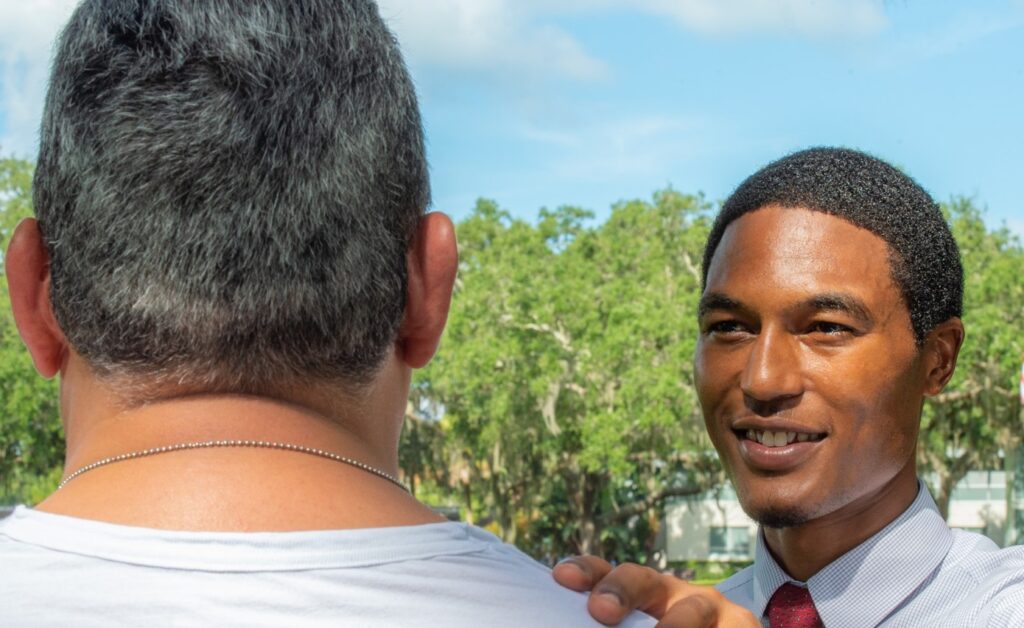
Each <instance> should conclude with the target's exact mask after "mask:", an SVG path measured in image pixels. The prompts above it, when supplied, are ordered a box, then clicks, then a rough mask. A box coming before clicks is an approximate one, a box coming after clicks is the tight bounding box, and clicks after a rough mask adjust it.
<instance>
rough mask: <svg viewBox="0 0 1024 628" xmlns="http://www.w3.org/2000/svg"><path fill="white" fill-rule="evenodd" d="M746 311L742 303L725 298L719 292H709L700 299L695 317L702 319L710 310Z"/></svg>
mask: <svg viewBox="0 0 1024 628" xmlns="http://www.w3.org/2000/svg"><path fill="white" fill-rule="evenodd" d="M746 309H747V307H746V306H745V305H743V303H741V302H740V301H737V300H736V299H733V298H732V297H729V296H726V295H725V294H723V293H721V292H709V293H707V294H705V295H704V296H702V297H701V298H700V304H699V305H698V306H697V317H698V318H703V317H704V316H705V315H707V313H708V312H710V311H712V310H725V311H727V312H737V311H740V310H746Z"/></svg>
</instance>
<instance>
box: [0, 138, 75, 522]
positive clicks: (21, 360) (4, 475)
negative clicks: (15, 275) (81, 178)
mask: <svg viewBox="0 0 1024 628" xmlns="http://www.w3.org/2000/svg"><path fill="white" fill-rule="evenodd" d="M31 182H32V165H31V164H30V163H28V162H26V161H22V160H20V159H12V158H7V159H0V238H2V241H3V250H4V251H6V250H7V244H8V242H9V241H10V238H11V234H12V232H13V230H14V227H15V226H16V225H17V224H18V222H19V221H20V220H21V219H22V218H25V217H27V216H31V215H32V194H31ZM0 292H2V294H3V297H2V299H3V306H2V307H0V436H2V437H0V503H5V502H6V503H10V502H26V503H30V504H31V503H36V502H38V501H39V500H41V499H42V498H43V497H45V496H46V495H47V494H48V493H49V492H50V491H52V490H53V488H54V487H56V485H57V481H58V480H59V478H60V469H61V464H62V463H63V459H64V442H63V434H62V430H61V423H60V418H59V416H58V407H57V387H56V385H55V383H54V382H53V381H46V380H44V379H42V378H41V377H39V375H38V374H37V373H36V371H35V368H34V367H33V366H32V360H31V359H30V358H29V355H28V352H27V351H25V347H24V345H22V343H21V338H20V337H19V336H18V331H17V329H16V328H15V326H14V318H13V317H12V316H11V308H10V303H9V302H8V300H7V278H6V276H0Z"/></svg>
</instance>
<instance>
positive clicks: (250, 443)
mask: <svg viewBox="0 0 1024 628" xmlns="http://www.w3.org/2000/svg"><path fill="white" fill-rule="evenodd" d="M211 447H263V448H266V449H283V450H285V451H297V452H299V453H303V454H310V455H312V456H320V457H321V458H327V459H328V460H334V461H335V462H342V463H344V464H347V465H350V466H353V467H355V468H357V469H360V470H362V471H366V472H367V473H372V474H374V475H376V476H377V477H380V478H384V479H385V480H387V481H388V482H391V483H392V484H394V485H396V486H398V487H400V488H401V489H402V490H403V491H405V492H407V493H408V492H409V489H408V487H406V486H405V484H402V482H401V480H399V479H398V478H396V477H395V476H393V475H391V474H390V473H387V472H385V471H381V470H380V469H377V468H376V467H371V466H370V465H368V464H365V463H363V462H359V461H358V460H353V459H352V458H346V457H345V456H339V455H338V454H335V453H331V452H329V451H324V450H323V449H316V448H315V447H305V446H303V445H293V444H291V443H275V442H272V441H265V440H203V441H197V442H193V443H178V444H177V445H164V446H163V447H151V448H150V449H142V450H139V451H132V452H129V453H126V454H118V455H116V456H110V457H109V458H104V459H102V460H97V461H96V462H92V463H90V464H87V465H85V466H84V467H82V468H81V469H78V470H77V471H75V472H74V473H72V474H71V475H69V476H68V477H66V478H64V479H63V480H62V481H61V483H60V484H59V485H58V486H57V490H58V491H59V490H60V489H62V488H64V485H65V484H67V483H68V482H70V481H71V480H73V479H75V478H77V477H78V476H80V475H82V474H83V473H86V472H87V471H92V470H93V469H98V468H100V467H104V466H106V465H108V464H114V463H115V462H122V461H124V460H133V459H135V458H145V457H147V456H156V455H159V454H166V453H168V452H171V451H181V450H183V449H209V448H211Z"/></svg>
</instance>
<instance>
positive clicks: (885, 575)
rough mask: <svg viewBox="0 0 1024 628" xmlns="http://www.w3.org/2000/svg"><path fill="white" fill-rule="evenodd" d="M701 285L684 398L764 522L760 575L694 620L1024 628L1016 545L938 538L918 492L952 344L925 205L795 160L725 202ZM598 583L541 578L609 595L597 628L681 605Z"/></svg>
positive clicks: (886, 170)
mask: <svg viewBox="0 0 1024 628" xmlns="http://www.w3.org/2000/svg"><path fill="white" fill-rule="evenodd" d="M703 284H704V286H703V287H704V292H703V295H702V297H701V301H700V311H699V313H698V316H699V321H700V339H699V341H698V345H697V351H696V356H695V366H696V369H695V379H696V387H697V391H698V396H699V398H700V403H701V407H702V410H703V413H704V419H705V424H706V426H707V429H708V433H709V435H710V436H711V440H712V442H713V443H714V445H715V448H716V449H717V450H718V453H719V455H720V457H721V460H722V463H723V465H724V466H725V468H726V470H727V471H728V472H729V475H730V477H731V479H732V482H733V485H734V487H735V489H736V493H737V496H738V498H739V501H740V504H741V505H742V506H743V509H744V510H745V511H746V512H747V514H749V515H750V516H751V517H752V518H753V519H755V520H756V521H758V522H759V523H760V524H761V532H760V534H759V535H758V540H757V548H756V557H755V560H754V564H753V565H752V566H751V567H749V568H747V569H744V570H743V571H741V572H740V573H738V574H736V575H734V576H733V577H731V578H729V579H728V580H726V581H725V582H723V583H721V584H720V585H718V587H717V588H718V590H719V591H721V593H722V594H724V599H723V600H720V601H719V602H720V606H719V608H718V609H715V608H712V607H711V606H709V605H707V604H706V601H707V598H705V599H704V602H705V604H704V606H703V608H704V610H705V611H706V614H714V613H715V612H717V611H718V610H721V609H728V608H729V605H728V604H725V599H727V600H729V601H731V602H733V603H736V604H739V605H741V606H743V607H745V608H747V609H749V610H750V611H751V612H753V614H754V615H755V616H757V617H759V618H761V619H762V621H763V622H764V623H765V625H770V626H771V627H772V628H778V627H780V626H782V627H787V626H793V627H796V626H800V627H804V626H806V627H811V626H821V625H825V626H828V627H829V628H832V627H838V626H850V627H862V626H1020V625H1024V547H1014V548H1008V549H1003V550H1000V549H999V548H998V547H997V546H996V545H995V543H993V542H992V541H991V540H989V539H988V538H986V537H984V536H981V535H979V534H973V533H969V532H964V531H960V530H950V529H949V527H948V526H947V525H946V522H945V521H944V520H943V518H942V516H941V515H940V514H939V511H938V509H937V508H936V506H935V503H934V501H933V500H932V498H931V496H930V495H929V493H928V491H927V489H926V488H925V486H924V484H923V483H921V482H920V481H919V479H918V477H917V471H916V446H917V436H918V430H919V424H920V419H921V411H922V408H923V404H924V400H925V398H926V397H928V396H932V395H936V394H938V393H939V392H940V391H941V390H942V388H943V387H944V386H945V385H946V383H947V382H948V381H949V379H950V378H951V377H952V375H953V370H954V368H955V367H956V359H957V354H958V352H959V349H960V345H961V343H962V342H963V338H964V327H963V324H962V323H961V321H960V315H961V302H962V298H963V271H962V268H961V264H960V257H959V252H958V250H957V246H956V242H955V241H954V240H953V236H952V234H951V233H950V230H949V227H948V225H947V224H946V222H945V220H944V218H943V216H942V213H941V212H940V210H939V208H938V206H937V205H936V204H935V202H934V201H933V200H932V199H931V197H930V196H929V195H928V194H927V193H926V192H925V191H924V190H923V189H922V188H921V187H920V186H919V185H918V184H917V183H915V182H914V181H913V180H912V179H911V178H910V177H908V176H907V175H905V174H903V173H902V172H900V171H899V170H897V169H896V168H893V167H892V166H890V165H889V164H886V163H885V162H883V161H881V160H879V159H876V158H873V157H871V156H868V155H866V154H864V153H860V152H857V151H852V150H845V149H833V148H825V149H812V150H807V151H802V152H799V153H795V154H793V155H790V156H788V157H785V158H783V159H780V160H779V161H776V162H774V163H772V164H769V165H768V166H766V167H765V168H763V169H762V170H760V171H759V172H757V173H755V174H754V175H752V176H751V177H750V178H749V179H747V180H746V181H744V182H743V183H742V184H741V185H740V186H739V188H737V190H736V191H735V192H734V193H733V194H732V196H730V197H729V199H728V200H727V201H726V202H725V204H724V205H723V207H722V211H721V212H720V213H719V215H718V218H717V219H716V221H715V223H714V226H713V227H712V230H711V233H710V235H709V237H708V242H707V246H706V249H705V254H704V281H703ZM574 565H575V566H574ZM577 567H578V569H577ZM609 571H610V566H609V565H608V564H607V563H604V562H603V561H600V560H598V559H594V558H586V557H585V558H583V559H573V562H570V563H567V564H565V565H564V566H560V567H558V568H556V572H555V573H556V576H557V577H558V578H559V579H560V581H562V582H564V583H566V584H567V585H571V586H572V587H573V588H576V589H580V590H584V589H588V588H590V587H594V586H595V583H596V587H595V591H601V592H606V593H610V594H611V596H610V597H608V596H595V597H594V600H593V601H592V602H591V604H590V608H591V611H592V612H593V613H594V615H595V616H596V617H599V618H601V619H603V620H606V621H614V620H615V619H617V618H618V617H620V616H621V614H622V613H624V612H625V610H626V609H627V608H635V607H640V608H644V609H646V610H648V611H650V612H652V613H654V614H655V615H658V616H661V615H662V614H664V613H666V612H668V613H671V612H672V611H671V610H670V609H671V608H672V603H673V602H675V601H677V600H681V604H682V605H683V606H685V605H687V604H691V603H692V602H691V601H690V598H688V596H690V595H691V594H692V593H693V588H692V587H687V586H685V585H684V584H683V583H679V582H678V581H675V580H673V579H672V578H670V577H668V576H660V575H657V574H654V573H652V572H650V571H648V570H644V569H643V568H640V567H637V566H635V565H634V566H624V567H620V568H618V569H617V570H616V571H614V572H612V573H611V575H608V576H607V577H606V578H604V580H601V578H602V576H604V575H605V574H608V573H609ZM599 580H601V581H600V582H598V581H599ZM616 600H620V601H621V602H622V603H618V602H617V601H616ZM666 617H668V615H666ZM665 625H670V626H674V625H680V626H685V625H688V624H686V623H678V624H676V623H673V622H672V621H667V622H666V624H665Z"/></svg>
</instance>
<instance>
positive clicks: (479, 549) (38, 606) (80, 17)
mask: <svg viewBox="0 0 1024 628" xmlns="http://www.w3.org/2000/svg"><path fill="white" fill-rule="evenodd" d="M428 196H429V189H428V180H427V165H426V161H425V158H424V149H423V137H422V131H421V124H420V117H419V112H418V110H417V104H416V98H415V94H414V91H413V87H412V83H411V81H410V79H409V76H408V74H407V72H406V69H405V67H404V65H403V61H402V58H401V56H400V54H399V51H398V48H397V46H396V43H395V41H394V39H393V37H392V35H391V34H390V32H389V31H388V30H387V28H386V27H385V25H384V24H383V22H382V21H381V19H380V16H379V15H378V12H377V8H376V6H375V5H374V4H373V3H372V2H371V1H370V0H344V1H341V0H301V1H300V0H261V1H260V2H253V1H252V0H217V1H216V2H197V1H194V0H86V1H85V2H83V3H82V4H81V5H80V6H79V7H78V9H77V10H76V11H75V13H74V15H73V16H72V18H71V21H70V23H69V24H68V25H67V27H66V29H65V31H64V33H63V35H62V37H61V40H60V42H59V47H58V52H57V57H56V62H55V64H54V68H53V75H52V78H51V82H50V89H49V96H48V99H47V102H46V111H45V115H44V121H43V127H42V141H41V148H40V154H39V163H38V169H37V172H36V179H35V183H34V197H35V207H36V211H37V216H38V220H32V219H30V220H26V221H24V222H23V223H22V224H21V225H19V227H18V229H17V231H16V233H15V235H14V237H13V239H12V241H11V245H10V249H9V251H8V254H7V257H6V259H5V262H6V267H7V272H8V278H9V288H10V296H11V303H12V307H13V312H14V316H15V319H16V322H17V325H18V328H19V330H20V332H21V335H22V337H23V339H24V341H25V344H26V346H27V348H28V350H29V352H30V353H31V355H32V359H33V360H34V362H35V365H36V367H37V369H38V370H39V372H40V374H41V375H43V376H44V377H53V376H55V375H58V374H59V375H60V383H61V385H60V407H61V415H62V419H63V422H64V427H65V431H66V435H67V456H66V466H65V469H66V471H65V476H64V480H63V482H62V483H61V486H60V488H59V489H57V490H56V491H55V492H54V493H53V494H52V495H50V496H49V497H48V498H47V499H46V500H45V501H43V502H42V503H41V504H39V506H38V507H36V508H34V509H29V508H24V507H22V508H19V509H18V510H17V511H16V512H15V513H14V514H13V515H12V516H11V517H10V518H8V519H7V520H5V521H3V522H2V523H0V564H3V569H2V570H0V599H2V600H3V602H2V603H0V617H2V619H3V622H4V623H5V625H15V626H25V625H30V626H51V625H52V626H67V625H76V626H100V625H102V626H110V625H131V626H142V625H176V626H181V625H190V626H191V625H247V626H253V625H275V626H281V625H330V626H366V625H395V626H418V625H441V624H443V625H450V626H565V625H587V624H589V623H591V620H589V618H588V617H587V615H586V612H585V602H586V600H585V598H584V597H583V596H582V595H580V594H578V593H574V592H571V591H567V590H565V589H562V588H561V587H559V586H557V585H556V584H555V583H554V582H553V581H552V579H551V577H550V574H549V572H548V570H547V569H545V568H543V567H542V566H540V565H539V564H537V563H535V562H534V561H532V560H531V559H529V558H528V557H527V556H525V555H523V554H522V553H520V552H519V551H517V550H516V549H514V548H512V547H510V546H507V545H504V544H502V543H501V542H500V541H498V539H496V538H495V537H494V536H492V535H490V534H488V533H486V532H484V531H482V530H479V529H477V528H474V527H472V526H469V525H465V524H460V523H451V522H445V521H443V520H442V519H441V518H440V517H439V516H438V515H436V514H435V513H434V512H432V511H431V510H430V509H429V508H427V507H426V506H424V505H422V504H420V503H419V502H417V501H416V500H415V499H414V498H413V497H412V496H410V495H409V493H408V492H407V491H406V490H405V487H404V486H402V484H401V483H400V482H399V480H398V479H397V478H396V477H395V474H396V472H397V466H398V465H397V444H398V437H399V432H400V429H401V425H402V421H403V416H404V412H405V409H406V403H407V401H406V398H407V394H408V390H409V385H410V374H411V371H412V369H414V368H418V367H422V366H424V365H425V364H427V362H428V361H429V360H430V359H431V357H432V356H433V354H434V351H435V350H436V348H437V345H438V341H439V338H440V336H441V332H442V330H443V328H444V325H445V321H446V317H447V313H448V306H449V302H450V298H451V292H452V286H453V282H454V278H455V272H456V266H457V256H456V247H455V240H454V234H453V229H452V225H451V222H450V221H449V219H448V218H447V217H446V216H444V215H442V214H424V210H425V208H426V206H427V205H428ZM648 623H650V620H649V618H646V617H638V618H636V619H635V622H634V624H635V625H647V624H648Z"/></svg>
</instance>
